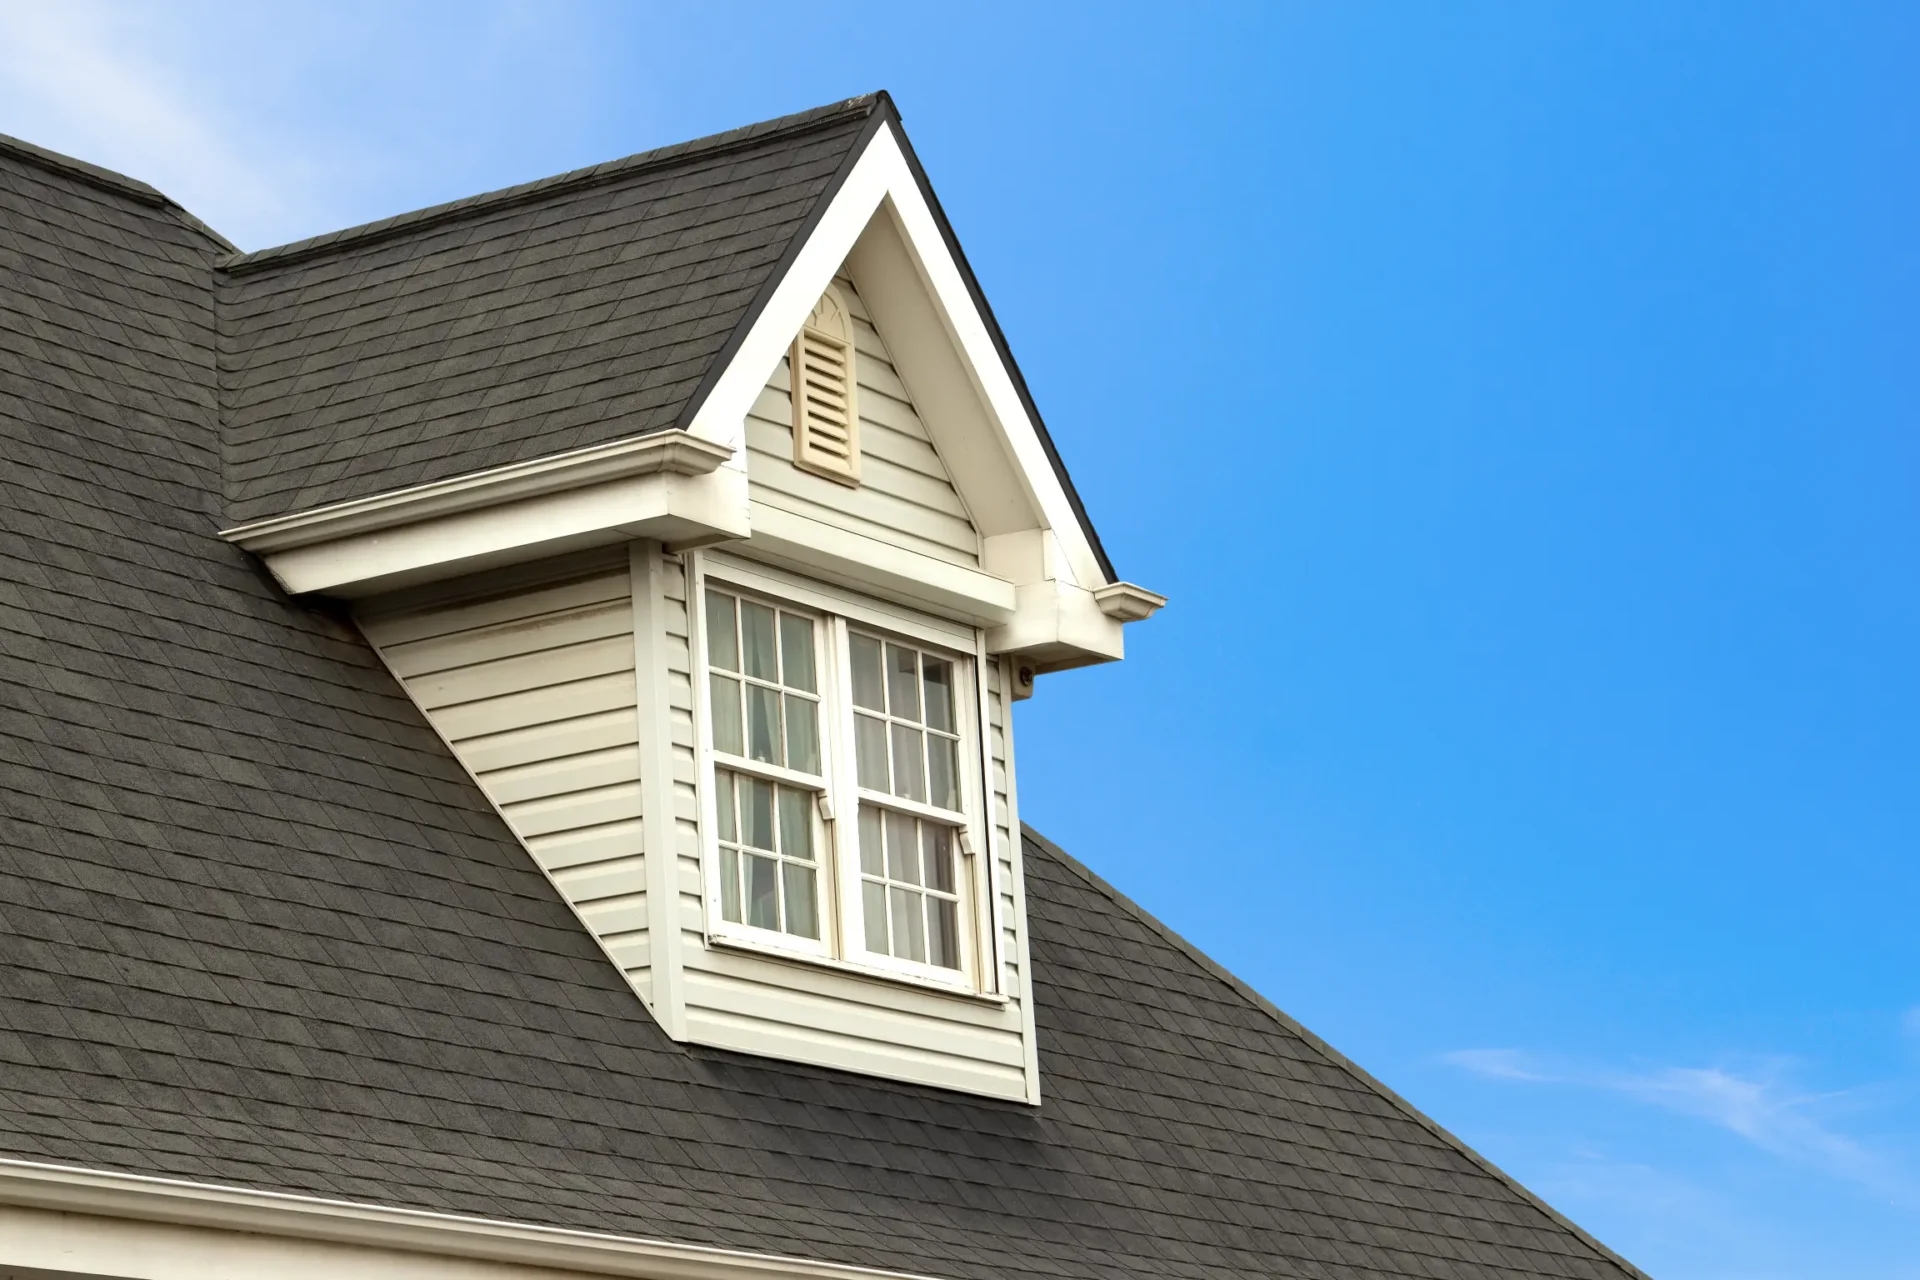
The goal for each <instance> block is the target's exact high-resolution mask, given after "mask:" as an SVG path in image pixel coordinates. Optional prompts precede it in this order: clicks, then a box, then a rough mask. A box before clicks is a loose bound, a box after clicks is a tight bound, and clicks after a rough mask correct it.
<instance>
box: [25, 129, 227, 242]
mask: <svg viewBox="0 0 1920 1280" xmlns="http://www.w3.org/2000/svg"><path fill="white" fill-rule="evenodd" d="M0 155H8V156H12V157H14V158H15V159H16V160H24V161H26V162H27V163H28V164H31V165H34V166H35V167H37V168H41V169H45V170H47V171H48V172H50V173H57V174H60V175H62V176H63V177H68V178H73V179H75V180H77V181H79V182H83V183H85V184H86V185H88V186H90V187H95V188H98V189H100V190H102V191H111V192H113V193H114V194H115V195H122V196H127V197H129V198H130V199H133V200H137V201H139V202H140V203H141V204H144V205H146V206H148V207H149V208H153V209H170V210H172V211H173V212H174V213H175V214H176V215H178V217H179V218H180V220H181V221H182V222H184V223H186V225H187V226H188V227H189V228H190V229H192V230H194V231H197V232H199V233H200V234H201V235H204V236H206V237H207V238H208V239H210V240H212V241H213V242H214V243H215V244H217V245H219V246H220V248H222V249H223V250H225V251H226V252H228V253H237V252H239V246H238V245H236V244H234V243H233V241H231V240H229V239H227V238H226V237H225V236H223V235H221V234H220V233H219V232H218V231H215V230H214V229H213V228H212V227H210V226H208V225H207V224H206V223H204V222H202V221H200V219H199V218H197V217H195V216H194V214H193V213H192V211H191V210H189V209H188V208H187V207H186V206H185V205H183V204H181V203H180V202H179V201H178V200H175V199H174V198H173V197H172V196H170V195H168V194H167V193H166V192H164V191H162V190H160V189H159V188H158V187H154V186H149V185H148V184H147V183H144V182H142V181H140V179H138V178H129V177H128V176H127V175H126V174H124V173H117V172H115V171H114V170H112V169H107V168H103V167H101V166H100V165H97V164H94V163H93V162H92V161H90V160H82V159H80V158H79V157H78V156H70V155H67V154H65V153H64V152H60V151H53V150H49V149H48V148H46V147H42V146H38V145H36V144H34V143H31V142H28V141H27V140H26V139H25V138H16V137H14V136H13V135H11V134H6V133H0Z"/></svg>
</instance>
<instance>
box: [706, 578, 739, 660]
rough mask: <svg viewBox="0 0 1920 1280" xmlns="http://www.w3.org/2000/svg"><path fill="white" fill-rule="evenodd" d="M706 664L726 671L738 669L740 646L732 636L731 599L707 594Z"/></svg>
mask: <svg viewBox="0 0 1920 1280" xmlns="http://www.w3.org/2000/svg"><path fill="white" fill-rule="evenodd" d="M707 663H708V665H710V666H715V667H722V668H725V669H726V670H728V671H738V670H739V669H740V646H739V644H738V643H737V642H736V641H735V639H734V634H733V597H732V596H723V595H721V594H720V593H719V592H718V591H709V592H707Z"/></svg>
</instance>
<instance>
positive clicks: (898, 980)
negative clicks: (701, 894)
mask: <svg viewBox="0 0 1920 1280" xmlns="http://www.w3.org/2000/svg"><path fill="white" fill-rule="evenodd" d="M707 945H708V946H710V947H714V948H716V949H719V950H722V951H737V952H741V953H743V954H746V955H753V956H759V957H762V958H764V959H768V960H779V961H784V962H785V963H787V964H795V965H804V966H806V967H809V968H814V969H828V970H831V971H833V972H835V973H843V974H846V975H847V976H848V977H850V978H864V979H866V980H867V981H869V982H877V983H882V984H886V985H889V986H901V987H913V988H915V989H917V990H920V991H927V992H931V993H932V994H934V995H939V996H950V997H952V998H953V999H955V1000H965V1001H968V1002H970V1003H973V1004H991V1005H1004V1004H1006V1003H1007V997H1005V996H1003V995H1001V994H999V993H998V992H994V991H976V990H974V989H973V988H972V987H968V986H962V985H960V984H958V983H952V982H942V981H940V979H938V978H931V977H922V976H920V975H919V974H914V973H903V972H901V971H900V970H898V969H882V968H879V967H878V966H875V965H864V964H856V963H854V962H853V961H851V960H842V959H839V958H838V957H835V956H828V955H812V954H809V953H808V952H805V951H793V950H789V949H788V948H786V947H781V946H777V945H774V944H772V943H767V942H758V941H755V940H754V939H751V938H740V937H735V936H733V935H731V934H724V933H713V932H709V933H708V934H707Z"/></svg>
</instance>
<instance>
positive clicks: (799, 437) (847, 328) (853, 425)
mask: <svg viewBox="0 0 1920 1280" xmlns="http://www.w3.org/2000/svg"><path fill="white" fill-rule="evenodd" d="M787 363H788V367H789V369H790V370H791V372H792V387H791V390H792V397H793V464H794V465H795V466H796V467H800V468H801V469H803V470H806V471H811V472H813V473H815V474H816V475H822V476H825V477H827V479H829V480H838V481H839V482H840V483H842V484H859V483H860V405H859V400H858V392H859V382H858V379H857V378H856V377H855V370H854V350H853V318H852V317H851V316H850V315H849V314H848V313H847V306H846V302H845V300H844V299H843V298H842V297H841V294H840V290H839V289H838V288H836V287H835V286H833V285H828V286H827V291H826V292H825V293H823V294H821V295H820V301H819V302H818V303H816V304H815V305H814V308H813V313H812V314H811V315H809V316H808V317H807V320H806V323H805V324H803V325H801V326H800V332H799V333H798V334H796V335H795V336H794V339H793V349H792V350H791V351H790V352H789V353H788V360H787Z"/></svg>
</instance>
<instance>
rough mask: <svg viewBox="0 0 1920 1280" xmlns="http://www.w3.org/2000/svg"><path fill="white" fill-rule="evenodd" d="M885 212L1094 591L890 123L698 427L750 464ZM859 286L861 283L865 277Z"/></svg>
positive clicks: (1056, 485) (1073, 571)
mask: <svg viewBox="0 0 1920 1280" xmlns="http://www.w3.org/2000/svg"><path fill="white" fill-rule="evenodd" d="M883 209H884V210H885V211H886V212H887V213H888V215H889V216H890V217H891V218H892V219H893V222H894V225H895V227H896V228H897V230H898V231H899V233H900V236H901V239H902V240H903V241H904V243H905V245H906V247H907V250H908V253H909V255H910V256H911V257H912V259H913V262H914V266H915V267H916V269H917V270H918V271H919V273H920V276H921V280H922V283H923V284H924V285H925V287H926V290H927V293H928V296H929V297H930V298H931V299H932V300H933V302H934V305H935V306H936V308H937V309H938V310H939V312H940V319H941V322H942V323H943V324H944V325H945V327H946V329H947V332H948V335H949V336H950V337H951V338H952V340H953V342H954V343H955V345H956V346H957V347H958V348H959V349H960V351H961V352H962V353H963V355H964V356H965V359H966V362H967V364H968V365H969V371H970V373H971V375H972V378H973V380H974V386H975V389H976V391H977V392H978V393H979V395H980V400H981V405H982V408H983V409H984V410H985V416H986V417H987V419H988V420H989V421H990V422H991V423H992V425H993V427H994V429H995V432H996V434H997V436H998V438H999V439H998V442H999V444H1000V445H1001V447H1002V448H1003V449H1005V450H1006V451H1007V453H1008V454H1009V456H1010V457H1011V458H1012V459H1013V460H1014V462H1015V464H1016V465H1015V470H1016V471H1017V472H1018V474H1019V476H1020V478H1021V481H1022V483H1023V485H1024V486H1025V488H1026V490H1027V495H1026V496H1027V498H1028V500H1029V502H1030V503H1031V504H1032V505H1033V507H1034V512H1035V516H1036V524H1039V525H1041V526H1043V527H1045V528H1047V529H1049V530H1050V531H1051V532H1052V534H1053V536H1054V538H1055V539H1057V540H1058V543H1059V545H1060V548H1061V550H1062V552H1063V553H1064V554H1063V557H1062V559H1063V561H1064V563H1063V564H1061V565H1060V566H1059V567H1060V569H1061V571H1062V574H1061V576H1062V577H1063V578H1064V579H1067V580H1070V582H1071V584H1072V585H1075V586H1078V587H1081V588H1082V589H1085V590H1092V589H1094V588H1097V587H1103V586H1106V585H1108V582H1107V577H1106V575H1105V573H1104V572H1102V570H1101V568H1100V561H1099V557H1098V556H1097V555H1096V554H1095V553H1094V550H1093V544H1092V543H1091V541H1089V539H1088V538H1087V535H1086V531H1085V529H1084V528H1083V527H1082V526H1081V524H1080V520H1079V517H1078V515H1077V514H1076V513H1075V512H1074V509H1073V503H1072V501H1071V500H1070V499H1069V498H1068V496H1067V491H1066V488H1065V486H1064V485H1062V484H1061V483H1060V478H1059V476H1058V475H1057V474H1056V473H1055V472H1054V469H1053V465H1052V463H1051V461H1050V460H1049V459H1048V457H1047V451H1046V446H1045V445H1044V444H1043V443H1042V442H1041V438H1040V430H1039V427H1038V424H1036V423H1035V422H1034V421H1033V420H1032V418H1031V417H1030V416H1029V415H1028V414H1027V412H1026V408H1025V406H1024V405H1023V403H1022V401H1021V397H1020V394H1019V392H1018V391H1017V390H1016V389H1015V387H1014V383H1013V377H1012V375H1011V374H1010V372H1009V371H1008V369H1007V367H1006V364H1005V362H1004V361H1002V360H1001V358H1000V352H999V349H998V347H997V346H996V345H995V344H994V341H993V338H992V336H991V335H990V334H989V332H988V329H987V324H986V320H985V318H984V317H983V316H982V315H981V314H980V311H979V308H978V307H976V306H975V305H974V301H973V295H972V293H971V292H970V291H969V290H968V288H967V285H966V281H965V280H964V278H963V277H962V276H961V273H960V267H959V264H958V263H956V262H955V261H954V258H953V255H952V254H951V253H950V252H948V249H947V245H946V240H945V238H944V237H943V236H942V235H941V234H940V228H939V224H938V222H937V221H936V220H935V218H934V215H933V210H932V209H931V208H929V207H928V205H927V201H926V198H925V196H923V195H922V194H921V190H920V185H919V183H918V182H916V181H915V180H914V177H913V172H912V169H911V167H910V166H909V165H908V163H907V157H906V153H905V151H904V150H903V149H902V147H901V144H900V139H899V135H898V134H897V133H896V132H895V130H894V126H893V124H892V123H891V122H889V123H887V124H885V125H883V126H882V127H881V128H880V129H878V130H877V131H876V132H875V134H874V136H873V138H872V140H871V141H870V142H868V144H867V147H866V150H865V151H863V152H862V153H861V155H860V157H859V159H858V160H856V161H855V162H854V165H853V168H852V170H851V171H850V172H849V173H848V174H847V177H846V180H845V181H844V182H843V183H842V184H841V186H840V189H839V191H838V192H836V193H835V194H834V197H833V199H832V202H831V203H830V204H829V205H828V206H827V209H826V211H825V212H824V213H823V214H822V215H821V218H820V220H819V222H818V223H816V224H815V226H814V228H813V231H812V233H811V234H810V235H809V236H808V237H807V241H806V243H805V244H803V245H802V246H801V248H800V252H799V253H798V254H797V255H796V256H795V258H794V260H793V262H792V264H791V265H790V266H789V267H788V268H787V273H786V275H785V276H784V277H783V278H782V279H781V281H780V283H779V284H778V285H777V286H776V287H775V289H774V292H773V295H772V297H770V298H769V299H768V301H767V304H766V306H765V307H764V308H763V309H762V310H761V312H760V315H759V317H758V318H757V319H756V320H755V321H754V323H753V326H752V328H751V329H750V330H749V331H748V333H747V336H746V337H745V339H744V340H743V341H742V342H741V344H740V346H739V348H738V349H737V350H736V351H735V352H734V355H733V358H732V360H731V361H730V362H729V364H728V366H727V368H726V369H725V370H723V371H722V373H721V375H720V377H719V378H718V380H717V381H716V382H715V383H714V386H713V389H712V390H711V391H710V392H709V393H708V395H707V398H706V400H705V401H704V402H703V403H702V404H701V406H700V408H699V409H698V411H697V412H696V413H695V415H694V418H693V421H692V422H691V423H690V424H689V430H691V431H692V433H693V434H695V435H697V436H702V437H704V438H706V439H708V440H712V441H715V442H717V443H722V444H726V445H729V446H731V447H732V448H733V450H734V460H733V462H732V464H730V465H733V466H735V467H737V468H740V469H742V470H744V469H745V467H746V425H745V424H746V415H747V411H748V409H749V408H750V407H751V406H752V404H753V402H754V398H755V397H756V396H758V395H759V393H760V389H761V387H762V386H764V385H765V383H766V380H767V376H768V374H769V373H770V372H771V371H772V370H773V368H774V367H775V366H776V365H777V364H778V363H779V361H780V357H781V356H782V355H783V354H785V352H786V350H787V347H788V344H789V343H791V342H792V341H793V335H794V334H795V333H797V332H798V331H799V329H800V326H801V324H802V323H803V322H804V321H805V320H806V318H807V316H808V315H809V314H810V313H811V312H812V310H813V307H814V304H815V303H816V302H818V301H819V298H820V294H821V293H822V292H823V291H824V290H825V289H826V287H827V285H828V284H830V283H831V282H832V280H833V276H834V273H835V272H836V271H838V270H839V269H840V265H841V264H842V263H843V262H845V261H846V259H847V256H848V254H850V253H851V252H852V251H853V249H854V246H855V244H856V243H857V242H858V241H859V239H860V236H861V233H862V232H864V231H865V230H866V229H867V226H868V224H869V223H870V222H872V220H873V218H874V216H875V215H876V214H877V213H879V212H881V211H882V210H883ZM856 283H857V282H856Z"/></svg>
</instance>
